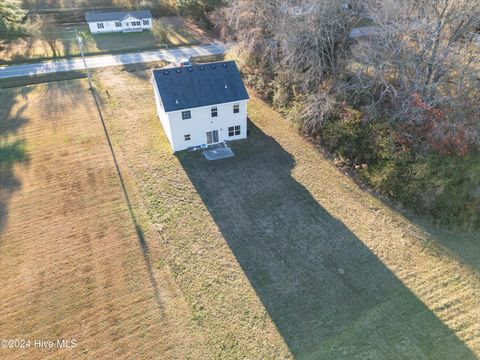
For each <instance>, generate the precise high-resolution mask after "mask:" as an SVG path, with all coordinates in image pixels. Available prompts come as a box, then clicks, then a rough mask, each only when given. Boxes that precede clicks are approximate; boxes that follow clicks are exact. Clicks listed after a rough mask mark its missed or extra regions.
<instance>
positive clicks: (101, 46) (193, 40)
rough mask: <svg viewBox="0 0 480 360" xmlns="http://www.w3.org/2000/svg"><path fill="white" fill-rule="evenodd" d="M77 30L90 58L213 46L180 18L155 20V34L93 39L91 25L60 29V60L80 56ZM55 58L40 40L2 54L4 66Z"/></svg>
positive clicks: (19, 43)
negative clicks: (156, 49) (194, 46)
mask: <svg viewBox="0 0 480 360" xmlns="http://www.w3.org/2000/svg"><path fill="white" fill-rule="evenodd" d="M75 30H78V31H79V32H80V33H81V34H82V37H83V39H84V44H85V52H86V54H88V55H95V54H106V53H115V52H121V51H136V50H146V49H155V48H159V47H165V45H168V46H180V45H195V44H200V43H202V42H211V38H210V37H209V35H208V34H207V33H206V32H204V31H203V30H201V29H200V28H199V27H198V26H197V25H196V24H195V23H194V22H192V21H189V20H185V19H182V18H177V17H162V18H158V19H154V24H153V29H152V31H151V32H150V31H142V32H135V33H125V34H123V33H110V34H97V35H92V34H91V33H90V30H89V29H88V25H86V24H84V25H78V26H63V25H58V29H57V38H58V41H57V47H58V49H57V50H58V53H59V54H58V55H57V56H58V57H71V56H79V55H80V50H79V48H78V44H77V39H76V35H75ZM52 57H53V52H52V49H51V48H50V47H49V45H48V43H47V42H45V41H43V40H41V39H37V38H31V39H27V40H18V41H16V42H13V43H11V44H4V45H3V49H2V50H0V65H1V64H8V63H12V62H24V61H26V60H30V61H31V60H37V61H38V60H41V59H48V58H52Z"/></svg>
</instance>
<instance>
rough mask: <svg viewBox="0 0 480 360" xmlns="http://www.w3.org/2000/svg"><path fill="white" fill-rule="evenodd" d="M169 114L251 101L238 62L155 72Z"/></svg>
mask: <svg viewBox="0 0 480 360" xmlns="http://www.w3.org/2000/svg"><path fill="white" fill-rule="evenodd" d="M153 76H154V77H155V83H156V84H157V88H158V92H159V94H160V97H161V98H162V103H163V107H164V109H165V111H166V112H170V111H177V110H184V109H191V108H196V107H201V106H209V105H217V104H223V103H228V102H234V101H240V100H247V99H248V98H249V97H248V93H247V90H246V89H245V85H244V84H243V81H242V78H241V76H240V73H239V71H238V68H237V65H236V64H235V61H222V62H216V63H208V64H199V65H192V66H189V67H177V68H173V69H159V70H154V71H153Z"/></svg>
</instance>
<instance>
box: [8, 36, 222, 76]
mask: <svg viewBox="0 0 480 360" xmlns="http://www.w3.org/2000/svg"><path fill="white" fill-rule="evenodd" d="M225 49H226V47H225V45H224V44H221V43H216V44H208V45H199V46H188V47H178V48H173V49H169V50H166V49H165V50H155V51H145V52H135V53H127V54H119V55H101V56H86V57H85V59H86V62H87V66H88V67H89V68H90V69H93V68H101V67H108V66H116V65H128V64H138V63H146V62H153V61H160V60H166V61H169V62H174V61H175V60H178V59H180V58H184V57H185V58H189V57H193V56H208V55H217V54H223V53H224V52H225ZM84 68H85V66H84V64H83V60H82V58H75V59H68V60H56V61H46V62H40V63H33V64H23V65H12V66H5V67H0V79H6V78H11V77H15V76H28V75H38V74H50V73H57V72H63V71H73V70H82V69H84Z"/></svg>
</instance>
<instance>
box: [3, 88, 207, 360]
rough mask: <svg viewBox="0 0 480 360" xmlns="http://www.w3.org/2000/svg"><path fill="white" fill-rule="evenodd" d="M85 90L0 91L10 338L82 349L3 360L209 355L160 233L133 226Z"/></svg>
mask: <svg viewBox="0 0 480 360" xmlns="http://www.w3.org/2000/svg"><path fill="white" fill-rule="evenodd" d="M87 87H88V84H87V82H86V80H74V81H66V82H59V83H52V84H46V85H37V86H30V87H24V88H18V89H9V90H0V101H1V103H2V107H1V109H0V130H1V139H0V146H1V148H0V154H1V155H2V156H1V157H0V165H1V166H0V171H1V172H0V195H1V196H0V220H1V222H0V273H1V278H2V279H3V281H2V286H1V288H0V299H1V304H2V307H1V309H0V334H2V339H3V338H6V339H30V340H33V339H44V340H53V341H55V340H56V339H75V340H76V341H78V347H77V348H76V349H73V350H72V349H70V350H68V349H65V350H59V351H55V352H54V351H51V350H48V349H47V350H45V349H44V350H41V349H30V350H21V349H0V358H2V359H25V358H28V359H40V358H41V359H45V358H59V359H60V358H61V359H78V358H80V357H82V358H103V359H108V358H110V359H111V358H122V357H123V358H130V359H140V358H144V359H149V358H150V359H151V358H156V357H158V354H164V356H165V357H167V358H176V357H177V354H182V358H183V357H184V356H185V357H188V356H189V354H191V351H190V349H195V354H200V355H202V345H201V342H199V343H197V341H200V339H201V334H196V333H195V331H192V330H190V329H189V328H188V326H187V325H188V324H186V321H185V319H186V317H187V316H186V314H188V308H187V307H186V305H185V303H184V301H183V300H182V294H181V292H180V291H179V289H178V287H177V286H176V285H175V283H174V281H173V278H172V276H171V274H169V273H168V272H166V271H165V270H162V269H161V268H159V266H158V264H159V261H160V258H159V253H158V245H157V240H156V238H157V234H156V232H155V231H153V230H152V229H151V228H150V227H148V226H142V225H141V224H140V222H141V219H140V218H139V219H137V221H138V224H137V225H138V226H137V227H135V224H134V222H133V221H132V218H131V216H130V214H129V209H128V206H127V205H126V202H125V195H124V193H123V191H122V187H121V183H120V181H119V177H118V174H117V172H116V170H115V167H114V163H113V161H112V155H111V152H110V149H109V147H108V145H107V142H106V140H105V136H104V134H103V130H102V127H101V124H100V122H99V120H98V113H97V112H96V109H95V107H94V105H93V100H92V98H91V96H89V93H88V90H87ZM5 154H8V156H4V155H5ZM178 357H180V356H178Z"/></svg>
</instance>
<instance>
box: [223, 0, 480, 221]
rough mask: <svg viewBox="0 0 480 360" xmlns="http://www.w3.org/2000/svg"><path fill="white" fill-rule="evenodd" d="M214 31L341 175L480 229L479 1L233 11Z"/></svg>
mask: <svg viewBox="0 0 480 360" xmlns="http://www.w3.org/2000/svg"><path fill="white" fill-rule="evenodd" d="M214 21H215V24H216V26H217V27H218V29H219V30H220V31H221V33H222V35H223V37H224V38H225V39H228V40H229V41H232V42H235V43H236V44H237V47H236V50H237V54H238V60H239V63H240V64H241V69H242V71H243V72H244V75H245V77H246V79H247V81H248V83H249V84H250V85H251V86H253V87H254V88H255V89H256V90H257V92H259V93H260V94H261V95H262V96H263V97H264V98H265V99H266V100H267V101H269V102H270V103H271V104H273V105H274V106H275V107H277V108H278V109H279V110H280V111H281V112H283V113H284V114H285V116H286V117H287V118H288V119H289V120H290V121H292V122H293V123H295V124H296V125H298V127H299V129H300V131H302V132H303V133H304V134H305V135H306V136H308V137H309V138H310V139H311V140H312V141H314V142H317V143H318V144H320V145H322V146H323V147H324V148H325V149H327V150H328V151H329V152H330V153H331V154H332V155H333V156H334V157H335V159H336V161H337V163H339V164H342V165H343V166H345V167H349V168H351V169H352V171H353V172H354V173H355V174H356V175H357V177H358V178H359V179H360V180H362V181H364V182H365V183H367V184H368V185H370V186H371V187H372V188H374V189H375V190H377V191H378V192H381V193H383V194H386V195H388V196H389V197H390V198H392V199H394V200H396V201H397V202H398V203H400V204H403V205H404V206H407V207H409V208H411V209H413V210H415V211H416V212H418V213H421V214H423V215H430V216H431V217H432V218H434V219H436V220H438V221H439V222H442V223H444V224H448V225H451V226H456V227H462V228H467V229H473V228H480V156H479V155H480V115H479V114H480V46H478V44H477V41H478V40H477V37H478V33H477V31H478V28H479V26H480V0H400V1H399V0H382V1H377V0H357V1H347V0H316V1H311V0H310V1H307V0H290V1H287V0H270V1H263V0H235V1H229V2H228V5H227V6H226V7H223V8H220V9H218V10H217V11H216V12H215V13H214ZM362 26H363V27H364V28H363V35H361V36H356V37H352V36H351V34H352V29H354V28H357V27H362Z"/></svg>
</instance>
